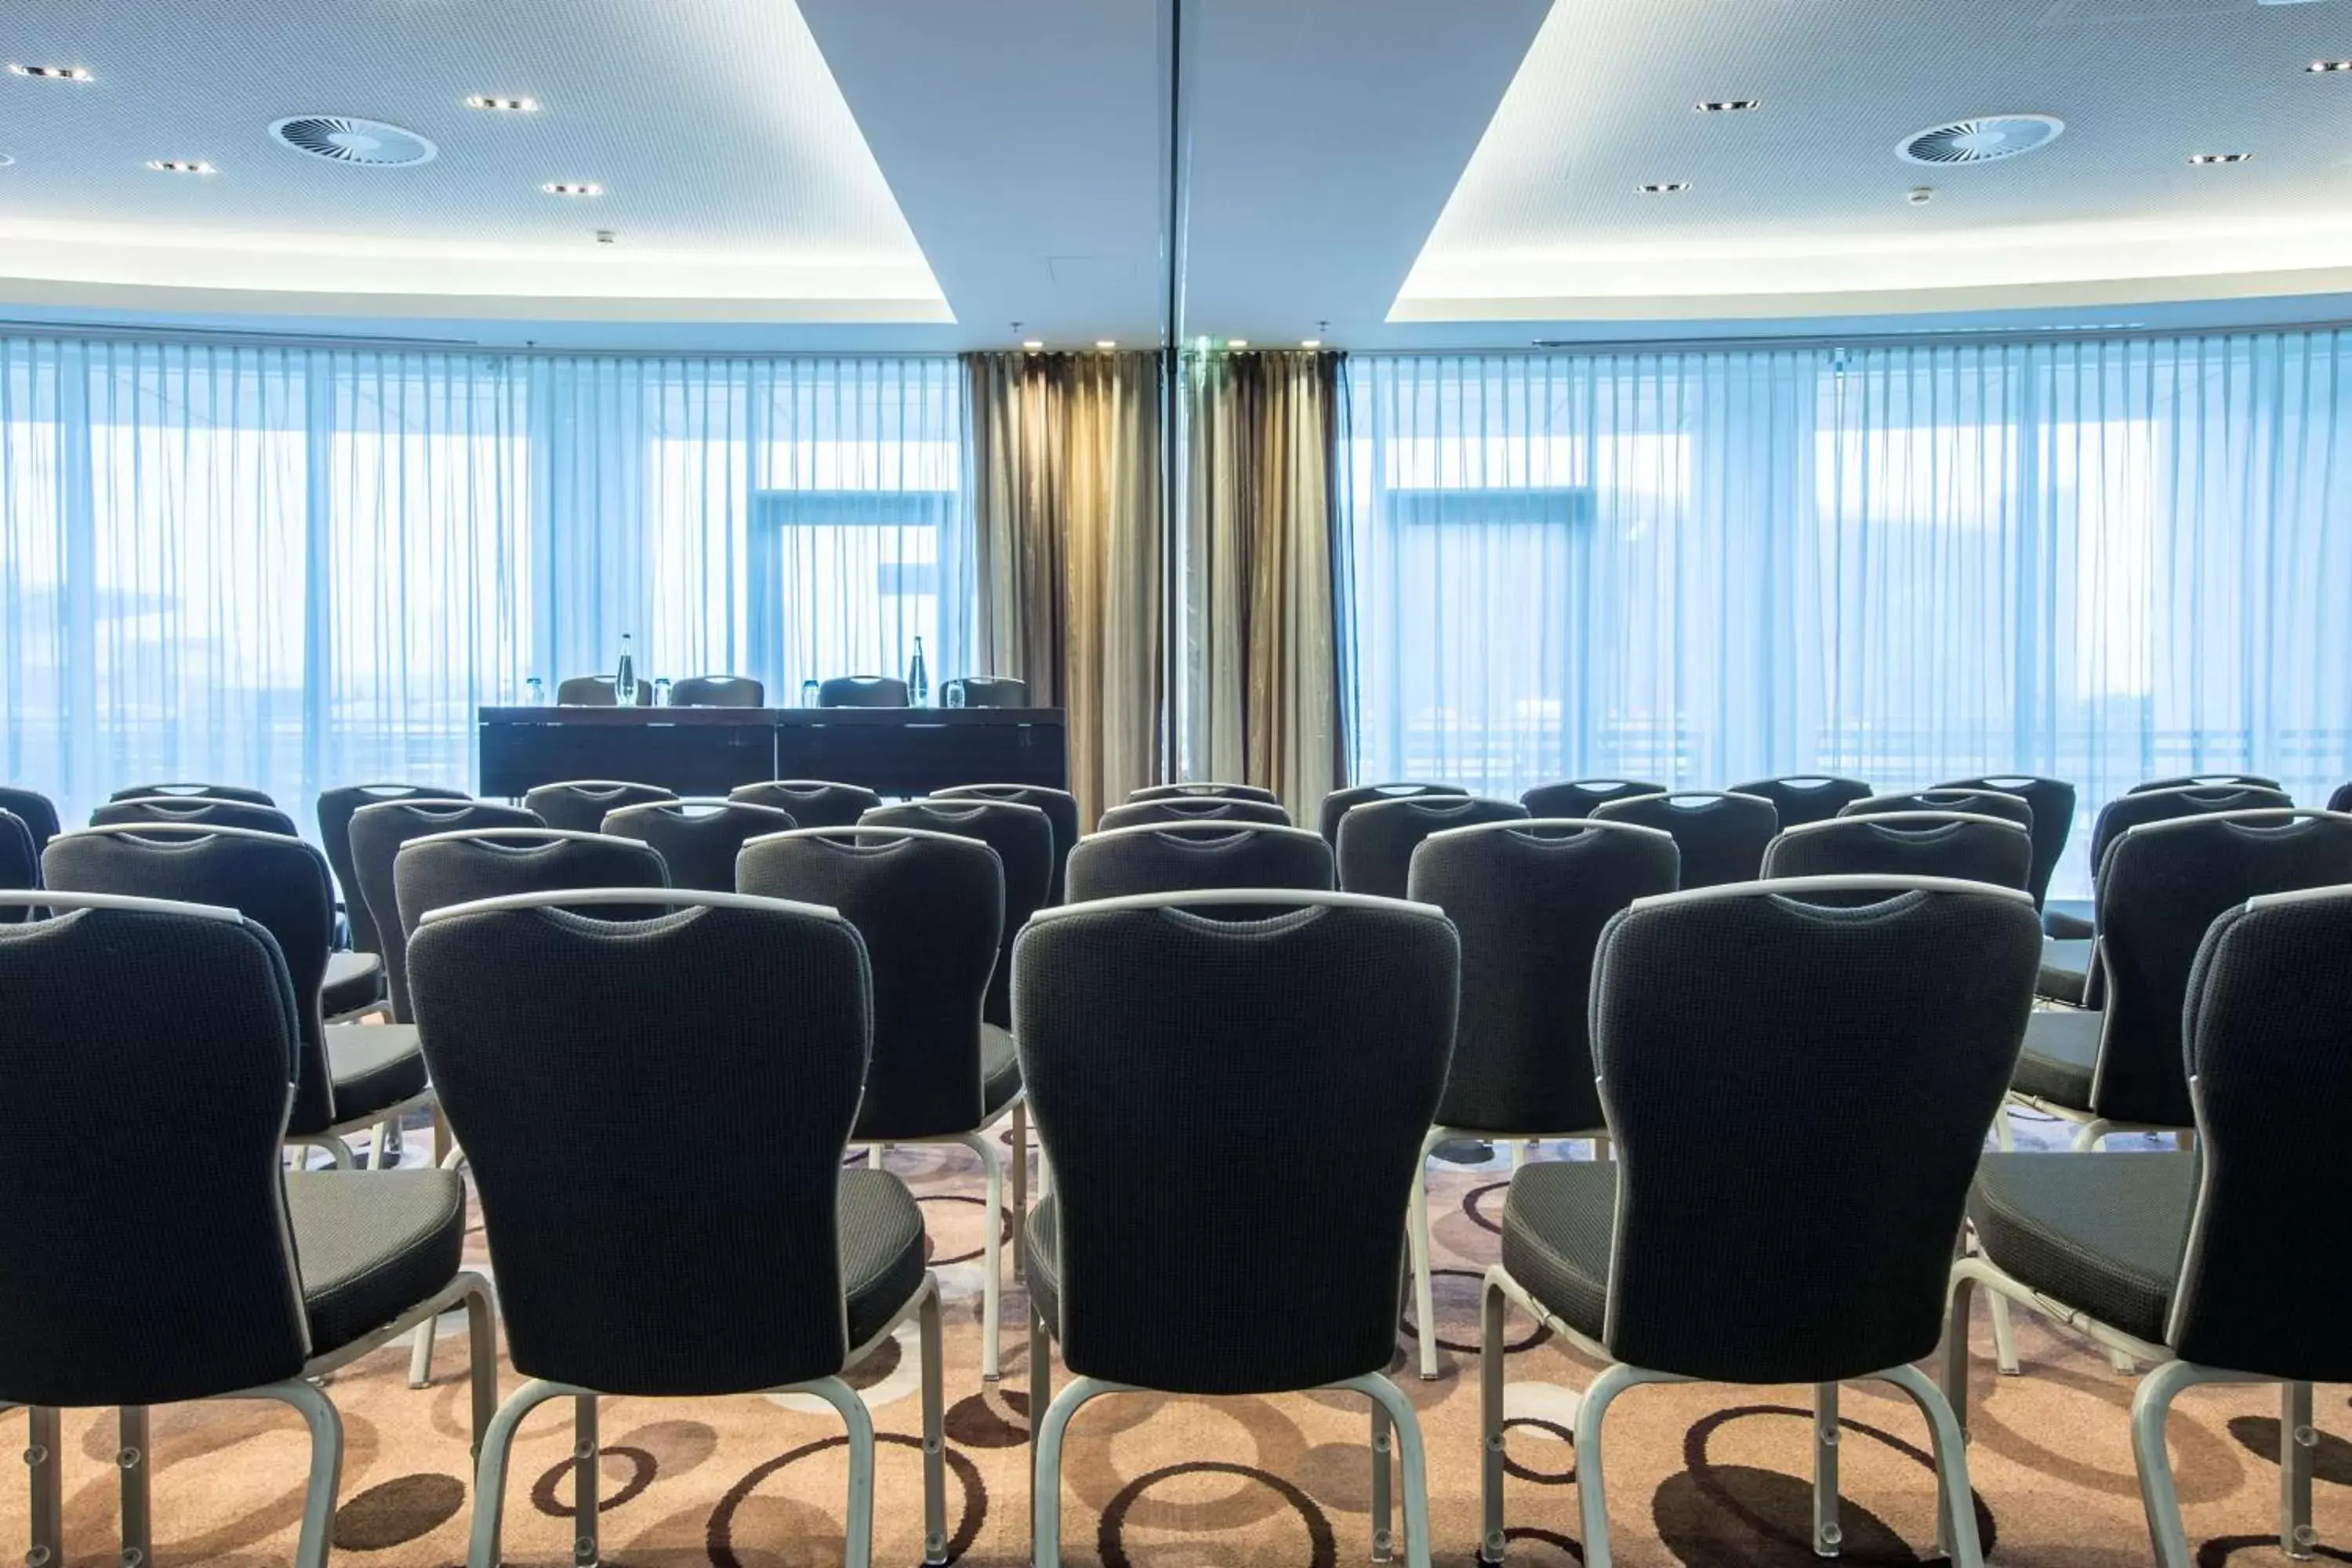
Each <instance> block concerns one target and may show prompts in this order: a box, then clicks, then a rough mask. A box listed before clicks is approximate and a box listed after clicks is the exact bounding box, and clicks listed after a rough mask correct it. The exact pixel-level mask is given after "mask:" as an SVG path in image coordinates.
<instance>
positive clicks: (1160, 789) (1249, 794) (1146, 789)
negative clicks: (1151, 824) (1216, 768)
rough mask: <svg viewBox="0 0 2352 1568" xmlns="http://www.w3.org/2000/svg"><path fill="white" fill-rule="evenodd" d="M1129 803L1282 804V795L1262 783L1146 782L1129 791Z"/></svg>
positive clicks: (1197, 780) (1205, 781)
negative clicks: (1166, 801)
mask: <svg viewBox="0 0 2352 1568" xmlns="http://www.w3.org/2000/svg"><path fill="white" fill-rule="evenodd" d="M1127 800H1128V804H1129V805H1134V804H1135V803H1136V802H1137V801H1142V800H1255V801H1263V802H1264V803H1265V804H1266V805H1281V804H1282V797H1281V796H1280V795H1276V794H1275V793H1274V792H1273V791H1272V790H1270V789H1267V788H1265V786H1264V785H1262V784H1216V783H1213V782H1211V781H1208V780H1199V779H1196V780H1192V781H1190V782H1187V783H1184V784H1145V785H1144V786H1143V787H1142V788H1141V789H1131V790H1129V791H1128V792H1127Z"/></svg>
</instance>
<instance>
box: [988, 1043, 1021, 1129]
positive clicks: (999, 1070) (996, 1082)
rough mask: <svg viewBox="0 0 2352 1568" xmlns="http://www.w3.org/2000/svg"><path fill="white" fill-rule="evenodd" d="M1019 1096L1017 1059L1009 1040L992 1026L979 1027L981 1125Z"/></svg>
mask: <svg viewBox="0 0 2352 1568" xmlns="http://www.w3.org/2000/svg"><path fill="white" fill-rule="evenodd" d="M1020 1092H1021V1058H1020V1056H1019V1055H1018V1054H1017V1053H1016V1052H1015V1051H1014V1049H1013V1037H1012V1036H1011V1035H1009V1034H1007V1033H1005V1031H1003V1029H1000V1028H998V1027H997V1026H995V1025H993V1024H982V1026H980V1113H981V1120H982V1121H986V1120H988V1118H990V1117H992V1116H993V1115H995V1114H996V1113H997V1112H998V1111H1000V1110H1003V1109H1004V1108H1005V1106H1006V1105H1007V1104H1009V1103H1011V1101H1012V1099H1013V1096H1014V1095H1016V1094H1018V1093H1020Z"/></svg>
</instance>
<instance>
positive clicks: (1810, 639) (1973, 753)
mask: <svg viewBox="0 0 2352 1568" xmlns="http://www.w3.org/2000/svg"><path fill="white" fill-rule="evenodd" d="M1343 405H1344V408H1345V413H1346V424H1345V427H1344V431H1343V434H1342V437H1341V441H1342V454H1341V460H1340V461H1339V464H1338V465H1337V468H1338V472H1339V479H1340V488H1341V496H1340V502H1341V506H1342V511H1343V519H1344V525H1345V530H1346V534H1347V540H1348V555H1349V563H1348V564H1349V594H1348V595H1347V598H1348V600H1349V607H1350V610H1351V618H1352V631H1351V634H1350V636H1349V644H1350V647H1351V648H1352V655H1351V660H1350V663H1351V666H1352V670H1353V675H1354V681H1355V689H1354V692H1353V698H1354V701H1355V704H1356V708H1355V713H1354V721H1355V723H1354V731H1353V733H1354V735H1355V738H1356V744H1355V753H1356V754H1355V767H1356V772H1357V775H1358V776H1359V777H1360V778H1361V779H1366V780H1383V779H1434V780H1441V781H1450V782H1454V783H1458V784H1464V785H1465V786H1467V787H1469V788H1471V789H1473V790H1475V791H1477V792H1479V793H1483V794H1491V795H1517V793H1518V792H1519V791H1520V790H1522V789H1525V788H1527V787H1528V785H1530V784H1537V783H1540V782H1543V781H1546V780H1549V779H1559V778H1571V777H1580V776H1596V775H1612V776H1624V777H1634V778H1646V779H1654V780H1657V781H1659V782H1662V783H1665V784H1672V785H1677V786H1684V787H1693V788H1698V787H1720V786H1722V785H1724V784H1730V783H1734V782H1737V781H1738V780H1740V779H1743V778H1749V777H1756V776H1759V775H1765V774H1770V773H1793V772H1835V773H1847V774H1853V775H1855V776H1858V777H1861V778H1864V779H1866V780H1868V781H1870V782H1872V783H1874V784H1878V785H1881V786H1882V787H1885V788H1897V787H1911V786H1916V785H1919V784H1930V783H1934V782H1937V781H1939V780H1942V779H1947V778H1951V777H1955V776H1958V775H1962V774H1969V773H1985V772H2011V771H2014V772H2024V773H2048V774H2053V775H2055V776H2059V777H2063V778H2067V779H2071V780H2073V781H2074V783H2075V784H2076V785H2077V786H2078V790H2079V792H2080V795H2081V798H2082V811H2083V817H2082V820H2081V821H2080V822H2078V824H2077V825H2076V831H2075V832H2074V837H2073V847H2072V849H2071V851H2070V858H2069V859H2068V861H2067V863H2066V864H2065V865H2064V866H2063V867H2062V868H2061V869H2060V873H2059V877H2058V880H2057V883H2056V885H2055V887H2054V888H2053V891H2055V892H2057V893H2059V894H2061V895H2071V896H2080V895H2081V894H2082V893H2084V892H2085V891H2086V890H2087V888H2088V882H2089V878H2088V868H2087V866H2086V865H2085V863H2084V843H2085V841H2086V840H2087V838H2088V837H2089V834H2088V821H2089V816H2090V814H2091V813H2092V812H2093V811H2094V810H2095V808H2096V806H2097V805H2099V804H2100V803H2102V802H2104V801H2105V800H2107V799H2109V798H2111V797H2112V796H2114V795H2117V794H2120V793H2122V792H2123V791H2124V790H2125V789H2126V788H2127V787H2129V785H2131V784H2134V783H2137V782H2138V781H2140V780H2142V779H2146V778H2148V777H2152V776H2156V775H2159V774H2170V773H2192V772H2204V771H2215V770H2224V769H2227V770H2245V771H2252V772H2256V773H2270V774H2273V775H2274V776H2277V777H2278V778H2280V780H2281V781H2282V782H2283V783H2284V784H2286V786H2287V788H2288V789H2289V790H2290V791H2292V792H2293V793H2294V795H2295V797H2296V799H2297V800H2298V801H2300V802H2303V803H2305V804H2309V805H2317V804H2323V803H2324V802H2325V800H2326V795H2327V794H2328V792H2329V791H2330V790H2331V789H2333V788H2334V787H2335V786H2336V784H2341V783H2343V782H2344V781H2345V780H2346V779H2347V777H2352V485H2348V484H2347V482H2348V481H2352V341H2347V337H2346V336H2345V335H2344V334H2342V333H2338V332H2335V331H2310V332H2279V333H2263V334H2253V335H2229V336H2201V337H2186V338H2163V339H2134V340H2109V339H2104V338H2103V339H2084V340H2080V341H2072V342H2068V341H2059V342H2018V343H2012V342H1991V343H1985V344H1969V343H1958V344H1939V345H1936V346H1930V347H1858V348H1838V347H1835V346H1832V345H1822V346H1819V347H1803V348H1794V349H1790V348H1773V349H1763V350H1757V351H1752V352H1731V351H1727V352H1706V353H1668V354H1643V353H1626V354H1622V355H1615V354H1612V355H1597V356H1582V355H1577V356H1570V355H1492V356H1425V357H1424V356H1409V355H1396V356H1358V357H1355V358H1353V359H1351V360H1350V361H1349V385H1348V391H1347V395H1346V396H1345V397H1344V399H1343Z"/></svg>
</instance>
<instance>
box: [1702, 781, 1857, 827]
mask: <svg viewBox="0 0 2352 1568" xmlns="http://www.w3.org/2000/svg"><path fill="white" fill-rule="evenodd" d="M1731 793H1732V794H1733V795H1762V796H1763V797H1764V798H1765V799H1766V800H1769V801H1770V802H1771V803H1772V810H1773V812H1774V813H1775V814H1776V815H1777V816H1779V817H1780V827H1781V830H1782V831H1784V832H1785V831H1787V830H1788V829H1789V828H1791V827H1801V826H1804V825H1805V824H1806V823H1808V822H1826V821H1828V820H1829V819H1830V818H1831V817H1832V816H1836V815H1837V814H1838V813H1839V811H1841V810H1842V809H1843V808H1844V807H1845V806H1847V805H1852V804H1853V802H1855V801H1857V800H1868V799H1869V798H1870V795H1871V788H1870V786H1869V785H1868V784H1864V783H1863V782H1862V781H1861V780H1860V779H1842V778H1836V777H1833V776H1831V775H1829V774H1825V773H1789V774H1785V775H1783V776H1782V777H1780V778H1773V779H1751V780H1749V781H1748V783H1746V784H1733V785H1732V786H1731Z"/></svg>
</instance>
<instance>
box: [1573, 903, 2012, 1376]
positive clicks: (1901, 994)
mask: <svg viewBox="0 0 2352 1568" xmlns="http://www.w3.org/2000/svg"><path fill="white" fill-rule="evenodd" d="M1872 883H1876V884H1877V885H1878V887H1879V888H1880V889H1882V890H1884V891H1885V898H1883V899H1882V900H1879V901H1876V902H1874V903H1870V904H1865V905H1863V906H1861V907H1859V908H1838V907H1833V906H1832V905H1829V904H1826V903H1824V902H1822V901H1821V900H1820V898H1819V896H1818V895H1819V894H1821V893H1823V892H1831V893H1838V894H1844V893H1850V892H1854V891H1858V890H1862V889H1864V888H1865V887H1866V886H1868V885H1869V884H1872ZM2041 963H2042V925H2041V921H2040V920H2039V919H2038V918H2037V917H2036V916H2035V913H2034V910H2033V904H2032V900H2031V899H2030V898H2028V897H2027V896H2026V895H2025V894H2023V893H2021V892H2011V891H2009V890H2007V889H1996V888H1990V887H1986V886H1984V885H1983V884H1981V883H1976V882H1935V881H1928V880H1924V879H1906V878H1875V879H1873V878H1849V877H1833V878H1827V879H1801V880H1788V881H1777V882H1756V883H1751V884H1747V885H1742V886H1733V887H1722V888H1714V889H1705V890H1702V891H1700V892H1696V893H1676V894H1672V895H1669V896H1668V897H1665V898H1663V899H1647V900H1643V901H1641V902H1640V903H1637V904H1635V905H1634V906H1633V908H1632V909H1630V910H1627V911H1626V912H1625V913H1623V914H1622V915H1620V916H1618V917H1617V919H1616V920H1615V921H1613V922H1612V924H1611V925H1610V927H1609V929H1608V931H1605V932H1603V933H1602V936H1601V951H1600V954H1599V957H1598V960H1597V963H1596V970H1595V977H1594V981H1593V1000H1592V1052H1593V1058H1594V1060H1595V1061H1596V1062H1597V1064H1598V1065H1599V1068H1600V1071H1601V1103H1602V1104H1603V1105H1604V1106H1605V1107H1606V1108H1607V1109H1608V1112H1609V1129H1610V1131H1611V1132H1612V1133H1613V1134H1614V1135H1615V1137H1616V1140H1617V1162H1618V1163H1617V1218H1616V1233H1615V1237H1614V1238H1613V1243H1612V1264H1611V1268H1610V1275H1609V1298H1608V1313H1607V1332H1606V1335H1605V1338H1606V1341H1607V1344H1608V1348H1609V1351H1610V1353H1611V1354H1612V1355H1614V1356H1615V1357H1617V1358H1618V1359H1619V1360H1621V1361H1626V1362H1631V1363H1634V1364H1636V1365H1640V1366H1646V1367H1654V1368H1656V1369H1658V1370H1660V1371H1664V1372H1675V1373H1684V1374H1685V1375H1688V1376H1692V1377H1697V1378H1702V1379H1706V1380H1710V1381H1720V1382H1732V1383H1824V1382H1829V1381H1831V1380H1832V1379H1843V1378H1850V1377H1855V1376H1860V1375H1863V1374H1864V1373H1871V1372H1875V1371H1878V1370H1880V1369H1883V1368H1886V1367H1891V1366H1895V1365H1897V1364H1898V1363H1904V1362H1909V1361H1916V1360H1918V1359H1919V1358H1920V1357H1922V1356H1924V1355H1926V1354H1927V1352H1929V1351H1930V1350H1932V1349H1933V1348H1934V1347H1935V1344H1936V1342H1937V1338H1938V1337H1939V1335H1940V1332H1941V1330H1942V1326H1943V1325H1942V1319H1943V1308H1944V1289H1945V1283H1946V1278H1947V1276H1948V1272H1949V1270H1950V1268H1951V1260H1952V1244H1953V1238H1954V1237H1957V1236H1958V1234H1959V1230H1960V1215H1961V1209H1962V1205H1963V1204H1964V1203H1965V1201H1966V1199H1967V1195H1968V1191H1969V1183H1970V1181H1971V1180H1972V1179H1973V1178H1974V1176H1975V1173H1976V1168H1977V1158H1978V1154H1979V1151H1980V1150H1981V1149H1982V1148H1983V1146H1984V1140H1985V1134H1986V1132H1987V1131H1989V1130H1990V1127H1991V1125H1992V1119H1993V1116H1994V1114H1995V1112H1996V1111H1997V1110H1999V1109H2000V1103H2001V1098H2002V1096H2003V1094H2004V1093H2005V1092H2006V1091H2007V1089H2008V1088H2009V1081H2010V1074H2011V1071H2012V1070H2013V1069H2014V1068H2015V1067H2016V1064H2017V1052H2018V1047H2019V1045H2020V1043H2021V1041H2022V1039H2023V1037H2024V1033H2025V1024H2026V1018H2027V1016H2028V1014H2029V1013H2030V1012H2031V1011H2032V1005H2033V984H2034V980H2035V977H2036V976H2037V974H2038V973H2040V969H2041ZM1700 976H1703V977H1704V979H1703V981H1700V980H1698V979H1697V978H1696V977H1700ZM1832 1148H1834V1149H1835V1150H1836V1153H1835V1154H1834V1156H1832V1157H1826V1158H1825V1157H1824V1154H1823V1152H1824V1151H1825V1150H1829V1149H1832ZM1799 1260H1801V1262H1800V1261H1799ZM1727 1301H1736V1302H1738V1304H1739V1306H1738V1310H1737V1311H1727V1310H1724V1304H1725V1303H1726V1302H1727Z"/></svg>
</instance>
